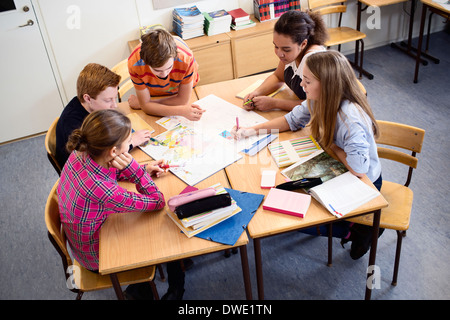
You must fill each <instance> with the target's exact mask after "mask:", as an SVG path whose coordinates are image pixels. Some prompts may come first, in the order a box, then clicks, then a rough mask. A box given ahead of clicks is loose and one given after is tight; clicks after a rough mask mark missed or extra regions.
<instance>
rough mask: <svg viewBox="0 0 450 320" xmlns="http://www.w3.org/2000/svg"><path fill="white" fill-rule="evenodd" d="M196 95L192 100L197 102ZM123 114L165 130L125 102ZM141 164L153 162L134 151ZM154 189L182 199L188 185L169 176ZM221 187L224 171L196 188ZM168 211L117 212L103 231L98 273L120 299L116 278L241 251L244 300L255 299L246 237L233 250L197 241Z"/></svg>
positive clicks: (224, 181) (158, 180) (225, 183)
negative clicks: (124, 273) (134, 115)
mask: <svg viewBox="0 0 450 320" xmlns="http://www.w3.org/2000/svg"><path fill="white" fill-rule="evenodd" d="M196 100H197V98H196V95H195V93H193V97H192V99H191V101H192V102H193V101H196ZM118 108H119V110H121V111H122V112H124V113H125V114H127V113H129V112H135V113H137V114H139V115H140V116H141V117H142V119H144V120H145V121H146V122H147V123H149V124H150V125H151V126H152V127H153V128H154V129H155V134H157V133H159V132H162V131H165V129H161V128H160V126H159V125H158V124H156V123H155V121H156V120H158V119H159V117H153V116H149V115H146V114H145V113H144V112H142V111H141V110H133V109H130V107H129V106H128V103H127V102H123V103H120V104H119V106H118ZM131 154H132V155H133V157H134V158H135V159H136V160H137V161H138V162H140V163H144V162H146V161H150V160H151V158H150V157H149V156H148V155H147V154H145V153H144V152H143V151H142V150H139V149H135V150H133V151H132V152H131ZM154 181H155V184H156V185H157V186H158V188H159V189H160V190H161V192H162V193H163V194H164V197H165V200H166V202H167V200H168V199H169V198H170V197H171V196H174V195H177V194H179V193H180V192H181V191H183V189H184V188H185V187H186V186H187V185H186V184H185V183H184V182H183V181H182V180H180V179H179V178H178V177H176V176H175V175H173V174H172V173H170V172H168V173H166V174H163V175H162V176H161V177H159V178H155V179H154ZM218 182H220V183H221V184H222V186H223V187H226V188H227V187H229V184H228V180H227V177H226V175H225V171H224V170H221V171H219V172H217V173H216V174H214V175H212V176H210V177H209V178H207V179H205V180H203V181H201V182H200V183H198V184H197V185H196V187H197V188H207V187H210V186H212V185H214V184H216V183H218ZM119 184H121V185H122V186H124V187H125V188H127V189H128V190H132V191H136V189H135V185H134V184H132V183H129V182H120V183H119ZM165 210H168V208H167V205H166V206H165V208H164V209H162V210H159V211H154V212H146V213H135V212H128V213H117V214H112V215H110V216H109V217H108V219H107V220H106V221H105V223H104V224H103V226H102V228H101V230H100V256H99V272H100V273H101V274H102V275H110V277H111V281H112V283H113V286H114V289H115V292H116V294H117V295H118V296H119V297H121V298H123V295H122V290H121V288H120V284H119V282H118V279H117V273H119V272H122V271H126V270H131V269H136V268H141V267H145V266H151V265H157V264H161V263H165V262H170V261H176V260H181V259H185V258H189V257H194V256H198V255H203V254H208V253H213V252H218V251H223V250H227V249H230V248H239V249H240V255H241V265H242V272H243V277H244V288H245V296H246V298H247V299H252V292H251V283H250V273H249V266H248V257H247V243H248V237H247V234H246V233H245V232H243V233H242V235H241V236H240V238H239V239H238V240H237V241H236V243H235V244H234V245H233V246H229V245H224V244H221V243H217V242H213V241H208V240H204V239H201V238H197V237H192V238H188V237H187V236H186V235H184V234H183V233H182V232H181V231H180V229H179V228H178V227H177V226H176V225H175V223H174V222H173V221H172V220H171V219H170V218H169V217H168V216H167V215H166V213H165Z"/></svg>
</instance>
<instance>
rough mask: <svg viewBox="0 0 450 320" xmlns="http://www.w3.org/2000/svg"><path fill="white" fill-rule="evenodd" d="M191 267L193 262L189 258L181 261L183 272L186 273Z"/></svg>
mask: <svg viewBox="0 0 450 320" xmlns="http://www.w3.org/2000/svg"><path fill="white" fill-rule="evenodd" d="M193 265H194V260H192V259H191V258H186V259H183V266H184V271H188V270H189V269H191V268H192V266H193Z"/></svg>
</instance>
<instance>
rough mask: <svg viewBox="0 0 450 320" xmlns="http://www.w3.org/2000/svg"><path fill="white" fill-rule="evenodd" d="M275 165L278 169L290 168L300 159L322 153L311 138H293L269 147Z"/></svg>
mask: <svg viewBox="0 0 450 320" xmlns="http://www.w3.org/2000/svg"><path fill="white" fill-rule="evenodd" d="M269 150H270V153H271V154H272V157H273V159H274V160H275V163H276V164H277V166H278V167H279V168H282V167H287V166H290V165H292V164H294V163H296V162H298V161H299V160H300V159H301V158H303V157H307V156H311V155H312V156H314V155H316V154H319V153H320V152H321V151H322V148H321V147H320V145H319V144H318V143H317V142H316V140H315V139H314V138H313V137H312V136H305V137H299V138H294V139H290V140H285V141H280V142H279V143H272V144H270V145H269Z"/></svg>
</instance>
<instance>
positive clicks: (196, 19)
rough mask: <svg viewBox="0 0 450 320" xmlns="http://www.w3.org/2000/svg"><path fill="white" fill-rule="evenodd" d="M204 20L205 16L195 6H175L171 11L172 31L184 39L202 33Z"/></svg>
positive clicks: (201, 34)
mask: <svg viewBox="0 0 450 320" xmlns="http://www.w3.org/2000/svg"><path fill="white" fill-rule="evenodd" d="M204 20H205V16H204V15H203V14H202V13H201V12H200V10H199V9H198V8H197V6H192V7H189V8H175V9H173V11H172V26H173V32H175V33H176V34H177V35H178V36H180V37H181V38H182V39H185V40H186V39H191V38H195V37H200V36H203V35H204V32H203V24H204Z"/></svg>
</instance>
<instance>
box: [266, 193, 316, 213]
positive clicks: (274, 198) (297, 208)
mask: <svg viewBox="0 0 450 320" xmlns="http://www.w3.org/2000/svg"><path fill="white" fill-rule="evenodd" d="M310 204H311V196H310V195H309V194H305V193H299V192H295V191H287V190H282V189H276V188H272V189H270V191H269V194H268V195H267V197H266V200H265V201H264V203H263V209H264V210H270V211H275V212H280V213H284V214H288V215H292V216H297V217H300V218H304V217H305V214H306V211H308V208H309V205H310Z"/></svg>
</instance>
